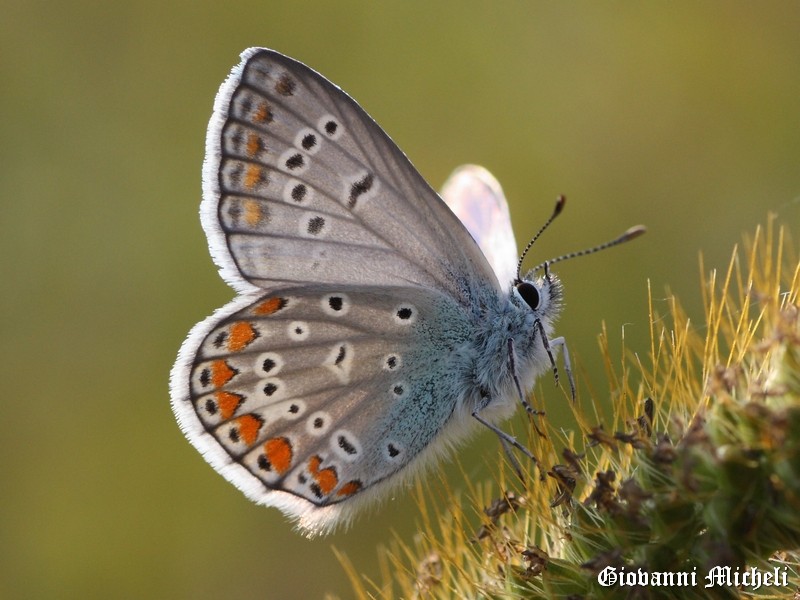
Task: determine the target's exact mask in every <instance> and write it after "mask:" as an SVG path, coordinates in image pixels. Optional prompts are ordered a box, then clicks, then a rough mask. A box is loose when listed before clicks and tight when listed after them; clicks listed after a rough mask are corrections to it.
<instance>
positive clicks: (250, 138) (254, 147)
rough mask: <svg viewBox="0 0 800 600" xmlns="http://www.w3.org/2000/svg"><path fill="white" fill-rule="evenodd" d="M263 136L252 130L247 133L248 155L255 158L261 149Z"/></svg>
mask: <svg viewBox="0 0 800 600" xmlns="http://www.w3.org/2000/svg"><path fill="white" fill-rule="evenodd" d="M261 148H262V146H261V138H260V137H258V136H257V135H256V134H255V133H253V132H252V131H251V132H250V133H249V134H248V135H247V156H249V157H250V158H253V157H254V156H255V155H256V154H258V153H259V152H260V151H261Z"/></svg>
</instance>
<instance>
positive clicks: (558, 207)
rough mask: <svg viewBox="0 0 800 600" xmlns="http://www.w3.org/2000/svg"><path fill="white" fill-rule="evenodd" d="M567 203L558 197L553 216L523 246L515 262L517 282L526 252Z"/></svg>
mask: <svg viewBox="0 0 800 600" xmlns="http://www.w3.org/2000/svg"><path fill="white" fill-rule="evenodd" d="M566 203H567V197H566V196H563V195H562V196H559V197H558V198H557V199H556V205H555V208H553V214H552V215H550V218H549V219H547V221H546V222H545V224H544V225H542V227H541V229H539V231H538V233H537V234H536V235H535V236H533V238H531V241H530V242H528V245H527V246H525V250H523V251H522V256H520V257H519V261H518V262H517V281H520V276H519V272H520V269H522V261H523V260H525V256H526V255H527V254H528V250H530V249H531V248H532V247H533V243H534V242H535V241H536V240H538V239H539V236H540V235H542V234H543V233H544V230H545V229H547V228H548V227H550V223H552V222H553V221H554V220H555V218H556V217H557V216H558V215H560V214H561V211H562V210H564V205H565V204H566Z"/></svg>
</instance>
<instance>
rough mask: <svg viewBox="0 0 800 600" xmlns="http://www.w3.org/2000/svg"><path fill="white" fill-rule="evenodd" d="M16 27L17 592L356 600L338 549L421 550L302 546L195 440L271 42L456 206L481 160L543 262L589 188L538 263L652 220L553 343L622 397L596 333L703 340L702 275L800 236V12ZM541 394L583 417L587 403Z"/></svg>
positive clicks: (4, 151)
mask: <svg viewBox="0 0 800 600" xmlns="http://www.w3.org/2000/svg"><path fill="white" fill-rule="evenodd" d="M223 5H225V8H223ZM0 14H2V19H0V77H1V78H0V90H2V92H1V93H0V108H2V113H1V114H2V117H0V139H2V146H0V198H2V207H3V210H2V232H1V234H0V251H1V255H2V257H3V259H2V261H0V265H1V266H0V269H2V281H3V293H2V300H0V301H1V302H2V305H1V306H0V315H2V330H3V340H2V347H1V348H2V350H1V352H2V354H1V355H0V364H2V367H3V372H5V373H6V377H7V380H6V381H7V383H8V384H9V385H7V386H5V388H4V389H5V392H4V393H3V401H2V402H3V403H2V412H0V414H2V419H3V425H2V435H0V454H1V455H2V462H1V463H0V465H2V466H1V467H0V468H2V478H1V479H0V596H1V597H3V598H46V597H47V598H83V599H87V598H107V597H112V598H157V597H161V598H167V597H169V598H223V597H237V598H301V597H302V598H321V597H322V596H323V594H324V593H325V592H326V591H330V592H334V593H337V594H339V595H341V596H342V597H344V598H346V597H348V596H349V595H350V587H349V585H348V583H347V581H346V579H345V576H344V572H343V570H342V569H341V568H340V566H339V564H338V563H337V561H336V559H335V557H334V556H333V553H332V552H331V545H335V546H336V547H337V548H339V549H341V550H343V551H344V552H346V553H347V554H348V556H350V558H351V559H352V561H353V562H354V563H355V565H356V568H357V569H358V570H359V571H361V572H363V573H366V574H369V575H371V576H372V577H375V578H377V577H378V570H377V564H378V563H377V558H376V552H375V547H376V545H377V544H379V543H381V542H387V541H389V540H390V539H391V536H392V531H397V532H398V533H399V535H400V536H401V538H403V539H405V540H410V539H411V536H412V533H413V524H414V519H415V518H416V511H415V508H414V505H413V502H412V501H411V500H410V498H409V495H408V494H405V493H402V492H398V493H397V494H396V498H395V499H393V500H392V501H390V502H388V503H387V504H386V505H385V506H384V507H383V508H382V509H381V510H379V511H377V512H375V513H374V514H372V515H371V516H368V517H365V518H362V519H361V520H359V521H358V522H357V523H356V525H355V526H354V527H353V528H352V529H351V530H350V531H349V532H347V533H342V534H337V535H335V536H332V537H330V538H326V539H322V540H314V541H309V540H306V539H304V538H302V537H300V536H298V535H297V534H295V533H293V532H292V531H291V528H290V527H289V525H288V524H287V523H286V521H285V520H284V519H283V517H282V516H281V515H280V514H279V513H278V512H277V511H276V510H274V509H265V508H260V507H257V506H255V505H253V504H251V503H250V502H248V501H247V500H246V499H245V498H244V497H243V496H242V495H241V494H240V493H239V492H238V491H237V490H235V489H234V488H233V487H232V486H230V485H229V484H227V483H226V482H225V481H224V480H223V479H222V478H221V477H220V476H219V475H217V474H216V473H214V472H213V470H211V468H210V467H208V466H207V465H206V464H205V462H204V461H203V460H202V459H201V458H200V456H199V455H198V454H197V453H196V452H195V451H194V450H193V449H192V448H191V447H190V446H189V444H188V443H187V442H186V441H185V440H184V438H183V436H182V435H181V433H180V431H179V430H178V428H177V426H176V424H175V422H174V419H173V417H172V413H171V410H170V407H169V398H168V391H167V379H168V373H169V369H170V367H171V365H172V362H173V360H174V358H175V355H176V353H177V350H178V347H179V346H180V343H181V341H182V339H183V337H184V336H185V334H186V333H187V332H188V330H189V328H190V327H191V326H192V325H193V324H194V323H195V322H197V321H199V320H200V319H202V318H203V317H205V316H206V315H207V314H209V313H210V312H211V311H212V310H213V309H215V308H217V307H218V306H221V305H222V304H223V303H225V302H226V301H227V300H229V299H230V298H231V297H232V291H231V290H230V289H229V288H228V287H226V285H225V284H224V283H223V282H222V281H221V280H220V278H219V277H218V276H217V273H216V269H215V268H214V266H213V264H212V262H211V260H210V258H209V256H208V251H207V247H206V243H205V238H204V235H203V232H202V230H201V228H200V223H199V219H198V204H199V201H200V166H201V162H202V159H203V150H204V148H203V145H204V137H205V130H206V124H207V121H208V117H209V115H210V112H211V106H212V102H213V99H214V95H215V93H216V91H217V88H218V86H219V84H220V83H221V82H222V80H223V79H224V78H225V76H226V75H227V73H228V71H229V69H230V68H231V67H232V66H233V65H234V64H236V63H237V62H238V55H239V52H240V51H241V50H243V49H244V48H246V47H248V46H251V45H263V46H269V47H272V48H275V49H277V50H280V51H282V52H284V53H286V54H289V55H291V56H293V57H295V58H298V59H300V60H302V61H304V62H306V63H307V64H309V65H310V66H312V67H313V68H315V69H316V70H318V71H320V72H321V73H323V74H324V75H325V76H327V77H328V78H330V79H331V80H333V81H334V82H336V83H337V84H339V85H340V86H342V87H343V88H344V89H345V90H347V91H348V92H349V93H350V94H351V95H352V96H354V97H355V98H356V99H357V100H358V101H359V102H360V103H361V104H362V106H364V107H365V108H366V109H367V111H368V112H370V114H372V116H373V117H375V119H376V120H377V121H378V122H379V123H380V124H381V125H382V126H383V127H384V128H385V129H386V131H387V132H388V133H389V134H390V135H391V136H392V137H393V138H394V139H395V141H396V142H397V143H398V145H399V146H400V147H401V148H402V149H403V150H404V151H405V152H406V153H407V154H408V155H409V157H410V158H411V160H412V161H413V162H414V163H415V164H416V166H417V167H418V168H419V169H420V171H421V172H422V173H423V175H424V176H425V177H426V178H427V179H428V180H429V181H430V182H431V183H432V184H433V185H434V186H435V187H439V186H440V185H441V184H442V182H443V181H444V180H445V178H446V177H447V175H448V174H449V172H450V171H451V170H452V169H453V168H454V167H456V166H457V165H459V164H462V163H465V162H474V163H479V164H482V165H484V166H486V167H487V168H489V169H490V170H491V171H492V172H493V173H494V174H495V175H496V176H497V177H498V179H499V180H500V181H501V183H502V184H503V186H504V188H505V191H506V193H507V195H508V198H509V201H510V203H511V210H512V216H513V220H514V223H515V230H516V233H517V238H518V240H519V241H520V242H524V240H525V239H526V238H527V237H528V236H529V235H531V234H532V233H533V232H534V231H535V230H536V228H537V227H538V226H539V225H540V224H541V223H542V221H543V219H545V218H546V217H547V215H548V214H549V212H550V210H551V207H552V202H553V200H554V199H555V197H556V195H557V194H559V193H564V194H566V195H567V196H568V197H569V203H568V206H567V210H566V211H565V213H564V215H563V216H562V217H561V218H560V219H559V220H558V221H557V222H556V224H555V225H554V226H553V228H552V229H551V231H549V232H548V234H547V235H546V236H545V238H544V239H542V240H541V243H540V244H537V246H538V247H537V249H536V251H535V252H534V257H533V258H532V259H531V261H530V264H531V265H533V264H535V263H536V262H538V261H540V260H542V259H544V258H548V257H551V256H553V255H556V254H560V253H562V252H564V251H568V250H574V249H578V248H582V247H585V246H588V245H591V244H594V243H596V242H599V241H603V240H605V239H607V238H609V237H611V236H612V235H616V234H617V233H619V232H620V231H622V230H624V229H625V228H627V227H628V226H630V225H633V224H636V223H645V224H647V225H648V226H649V233H648V235H647V236H645V237H644V238H642V239H639V240H637V241H636V242H634V243H633V244H631V245H629V246H627V247H623V248H618V249H615V250H612V251H609V252H607V253H604V254H600V255H596V256H594V257H591V258H588V259H582V260H576V261H574V262H570V263H566V264H563V265H560V266H559V268H558V269H557V271H558V273H559V274H560V275H561V277H562V279H563V280H564V283H565V286H566V311H565V313H564V316H563V318H562V320H561V322H560V327H559V333H562V334H563V335H565V336H566V337H567V339H568V340H569V344H570V347H571V349H572V352H573V354H575V355H577V356H578V361H579V363H580V364H581V366H582V368H583V369H585V371H586V372H587V374H588V376H589V377H590V379H591V381H592V382H593V385H594V387H595V389H596V390H598V398H597V399H598V401H602V399H603V398H602V395H603V393H604V390H605V389H606V387H605V386H604V384H603V378H602V368H601V362H600V360H599V352H598V349H597V342H596V336H597V333H598V332H599V331H600V326H601V322H602V320H603V319H605V321H606V323H607V324H608V327H609V330H610V331H611V337H612V339H613V340H615V341H616V346H615V347H616V348H618V347H619V342H618V339H619V332H620V331H621V330H622V327H623V325H624V326H625V332H626V339H627V345H628V347H630V348H632V349H634V350H638V351H639V352H641V353H646V351H647V348H648V345H647V339H648V338H647V330H648V323H647V303H646V282H647V279H648V278H650V280H651V281H652V285H653V290H654V291H655V296H656V298H659V299H661V298H664V297H665V296H666V293H665V292H664V290H665V287H666V286H667V285H669V286H671V289H672V290H673V291H675V292H676V293H677V294H679V295H680V297H681V298H682V300H683V302H684V303H685V304H686V306H687V307H688V309H689V312H690V314H691V315H692V316H693V317H694V318H695V319H697V320H698V321H699V320H700V319H701V315H702V312H701V302H700V292H699V288H698V281H699V277H698V252H700V251H702V252H703V253H704V254H705V257H706V264H707V265H708V266H717V267H724V266H725V265H726V264H727V260H728V256H729V253H730V251H731V248H732V246H733V244H734V243H736V242H738V241H739V240H740V239H741V235H742V233H743V232H749V231H752V230H753V228H754V226H755V225H756V224H757V223H759V222H763V221H764V219H765V217H766V214H767V212H768V211H770V210H771V211H776V212H777V213H778V214H779V216H780V218H781V220H782V222H783V223H785V224H787V225H789V226H790V227H791V229H792V230H793V231H794V234H795V236H797V235H798V224H800V204H799V203H798V198H799V197H800V164H798V163H799V161H798V159H799V158H800V35H798V32H800V4H798V3H797V2H794V1H791V2H788V1H787V2H760V3H753V2H742V1H724V2H723V1H719V2H671V3H668V4H667V3H621V2H613V3H611V2H609V3H596V2H570V3H562V2H521V1H518V2H508V3H504V4H499V3H488V2H456V1H450V2H439V3H436V4H433V3H423V2H386V3H372V2H355V1H349V2H335V3H334V2H318V1H317V2H303V3H280V4H278V3H275V2H266V1H262V2H249V1H242V2H237V3H221V2H173V3H164V2H145V1H137V0H132V1H130V2H119V3H112V2H100V1H92V2H57V3H51V2H42V1H26V2H22V1H17V2H8V1H5V2H0ZM658 303H660V308H661V309H662V310H665V309H666V303H665V302H663V300H659V301H658V302H657V304H658ZM540 389H541V390H542V392H543V395H544V402H545V404H546V405H547V408H548V414H549V415H550V416H549V418H551V419H553V420H557V419H560V418H562V417H561V416H560V415H562V414H563V413H562V412H559V405H560V404H562V403H563V401H564V397H563V394H562V393H561V392H559V391H558V390H556V389H555V388H554V387H553V385H552V380H546V381H544V380H543V381H542V383H541V384H540ZM583 401H584V402H585V403H588V402H590V399H589V398H588V397H586V391H585V389H584V398H583ZM496 447H497V443H496V441H495V439H494V438H493V437H492V436H491V435H490V434H486V435H482V436H480V437H479V438H477V439H476V440H474V442H473V443H471V444H469V445H468V446H467V447H465V448H464V450H463V452H461V453H460V457H461V461H462V463H463V464H464V465H465V471H466V472H467V475H468V476H469V477H474V478H475V479H483V478H485V477H487V475H488V473H489V469H488V468H487V466H486V465H485V460H484V458H483V455H484V454H485V453H486V452H487V451H489V454H490V455H492V456H493V455H494V453H495V449H496ZM462 479H463V475H460V474H458V473H455V472H454V473H453V474H452V476H451V478H450V481H451V483H452V485H453V486H455V487H458V486H459V485H461V484H460V483H459V481H461V480H462Z"/></svg>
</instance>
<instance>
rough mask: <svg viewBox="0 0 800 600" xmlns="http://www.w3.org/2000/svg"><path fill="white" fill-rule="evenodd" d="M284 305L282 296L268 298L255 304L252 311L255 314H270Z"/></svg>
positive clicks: (284, 301)
mask: <svg viewBox="0 0 800 600" xmlns="http://www.w3.org/2000/svg"><path fill="white" fill-rule="evenodd" d="M284 306H286V300H285V299H284V298H269V299H268V300H264V302H262V303H261V304H259V305H258V306H256V307H255V309H254V311H253V312H255V313H256V314H257V315H271V314H274V313H276V312H278V311H279V310H280V309H282V308H283V307H284Z"/></svg>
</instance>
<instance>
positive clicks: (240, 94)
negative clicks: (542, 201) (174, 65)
mask: <svg viewBox="0 0 800 600" xmlns="http://www.w3.org/2000/svg"><path fill="white" fill-rule="evenodd" d="M242 59H243V60H242V63H241V64H240V65H239V66H238V67H237V68H235V69H234V71H233V72H232V73H231V76H230V77H229V78H228V80H227V81H226V82H225V83H224V84H223V86H222V87H221V89H220V92H219V94H218V96H217V100H216V102H215V107H214V116H213V117H212V121H211V125H210V127H209V134H208V139H207V144H206V145H207V156H206V164H205V167H204V202H203V206H202V216H203V223H204V226H205V229H206V231H207V232H208V235H209V240H210V244H211V247H212V253H213V254H214V257H215V260H216V261H217V263H218V264H219V265H220V266H221V268H222V272H223V275H224V276H225V278H226V280H227V281H229V282H230V283H232V285H234V286H235V287H237V289H240V290H242V291H252V288H253V287H254V286H255V287H257V288H264V289H270V288H273V287H275V286H276V285H281V284H285V283H304V282H306V283H331V284H338V285H351V284H352V285H360V284H372V285H397V284H403V283H407V284H416V285H422V286H426V287H432V288H436V289H441V290H443V291H446V292H447V293H450V294H451V295H452V296H453V297H454V298H456V299H457V300H459V301H460V302H462V303H464V304H466V303H468V302H469V301H470V298H469V296H470V293H471V290H470V284H471V285H474V284H475V283H476V282H480V283H485V284H486V285H489V286H497V282H496V281H494V275H493V273H492V272H491V269H490V267H489V265H488V264H487V263H486V261H485V259H484V257H483V255H482V254H481V253H480V251H479V249H478V248H477V246H475V244H474V243H470V242H471V240H470V239H469V238H468V237H467V236H466V235H465V230H464V227H463V225H462V224H461V223H460V222H459V221H458V219H457V218H455V216H454V215H453V214H452V213H451V211H449V210H448V209H447V207H446V206H445V204H444V203H443V202H442V200H441V199H440V198H439V197H438V195H437V194H436V192H434V191H433V190H432V189H431V188H430V187H429V186H428V184H427V183H426V182H425V181H424V180H423V179H422V177H421V176H420V175H419V173H418V172H417V171H416V169H414V167H413V166H412V165H411V163H410V162H409V161H408V159H407V158H406V157H405V155H404V154H403V153H402V152H401V151H400V150H399V149H398V148H397V146H396V145H395V144H394V142H392V140H391V139H390V138H389V137H388V136H387V135H386V134H385V133H384V132H383V131H382V130H381V129H380V128H379V127H378V126H377V125H376V124H375V122H374V121H373V120H372V119H371V118H370V117H369V116H368V115H367V114H366V113H365V112H364V111H363V109H361V107H360V106H359V105H358V104H356V102H355V101H354V100H352V99H351V98H350V97H349V96H347V95H346V94H345V93H344V92H343V91H341V89H339V88H338V87H336V86H335V85H333V84H332V83H330V82H329V81H328V80H327V79H325V78H323V77H322V76H321V75H319V74H318V73H316V72H315V71H313V70H311V69H309V68H308V67H306V66H305V65H303V64H301V63H298V62H296V61H294V60H292V59H290V58H287V57H285V56H282V55H280V54H278V53H276V52H273V51H270V50H265V49H257V48H256V49H251V50H248V51H246V52H245V53H243V55H242ZM465 241H466V242H467V243H465Z"/></svg>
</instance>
